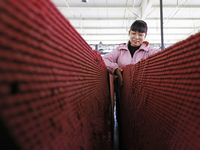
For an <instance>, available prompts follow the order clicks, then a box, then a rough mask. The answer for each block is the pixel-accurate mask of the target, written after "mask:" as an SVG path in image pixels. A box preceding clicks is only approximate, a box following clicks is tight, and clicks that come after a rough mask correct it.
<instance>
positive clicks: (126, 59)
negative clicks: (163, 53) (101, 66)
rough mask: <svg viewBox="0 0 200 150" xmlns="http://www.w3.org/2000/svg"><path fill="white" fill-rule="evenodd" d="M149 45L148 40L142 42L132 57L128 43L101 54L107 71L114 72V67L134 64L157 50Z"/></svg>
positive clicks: (157, 50)
mask: <svg viewBox="0 0 200 150" xmlns="http://www.w3.org/2000/svg"><path fill="white" fill-rule="evenodd" d="M159 51H160V50H159V49H155V48H152V47H150V46H149V43H148V42H146V41H145V42H143V43H142V45H141V46H140V48H139V49H138V50H137V51H136V52H135V53H134V55H133V58H132V57H131V54H130V52H129V49H128V43H124V44H120V45H119V46H118V47H117V48H116V49H115V50H113V51H112V52H110V53H107V54H106V55H104V56H103V60H104V62H105V64H106V66H107V69H108V71H109V72H110V73H111V74H114V71H115V69H117V68H121V67H123V66H126V65H129V64H136V63H137V62H139V61H140V60H141V59H146V58H147V57H148V56H150V55H153V54H155V53H157V52H159Z"/></svg>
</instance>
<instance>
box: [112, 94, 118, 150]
mask: <svg viewBox="0 0 200 150" xmlns="http://www.w3.org/2000/svg"><path fill="white" fill-rule="evenodd" d="M113 150H119V128H118V123H117V118H116V98H114V133H113Z"/></svg>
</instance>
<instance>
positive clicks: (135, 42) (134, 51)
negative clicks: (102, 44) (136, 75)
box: [103, 20, 160, 86]
mask: <svg viewBox="0 0 200 150" xmlns="http://www.w3.org/2000/svg"><path fill="white" fill-rule="evenodd" d="M146 36H147V24H146V22H144V21H142V20H136V21H135V22H134V23H133V24H132V25H131V27H130V30H129V37H130V40H129V41H128V43H127V44H120V45H119V46H118V47H117V48H116V49H115V50H114V51H112V52H110V53H107V54H106V55H104V56H103V60H104V62H105V64H106V66H107V69H108V71H109V72H110V73H111V74H114V75H117V76H118V77H119V83H120V86H122V85H123V78H122V74H121V72H122V71H123V69H122V68H121V67H123V66H126V65H129V64H136V63H137V62H138V61H140V60H141V59H145V58H147V57H148V56H150V55H152V54H155V53H156V52H158V51H160V50H158V49H155V48H152V47H150V46H149V43H148V42H147V41H144V39H145V38H146Z"/></svg>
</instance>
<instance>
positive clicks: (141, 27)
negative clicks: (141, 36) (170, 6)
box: [130, 20, 148, 34]
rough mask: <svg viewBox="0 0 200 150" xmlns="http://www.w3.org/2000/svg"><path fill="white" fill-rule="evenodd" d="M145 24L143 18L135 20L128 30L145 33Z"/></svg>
mask: <svg viewBox="0 0 200 150" xmlns="http://www.w3.org/2000/svg"><path fill="white" fill-rule="evenodd" d="M147 29H148V28H147V24H146V22H144V21H143V20H136V21H134V22H133V24H132V25H131V27H130V31H138V32H140V33H146V34H147Z"/></svg>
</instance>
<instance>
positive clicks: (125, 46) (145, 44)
mask: <svg viewBox="0 0 200 150" xmlns="http://www.w3.org/2000/svg"><path fill="white" fill-rule="evenodd" d="M122 49H124V50H128V42H127V43H122V44H119V50H122ZM139 50H144V51H147V52H148V51H149V42H147V41H144V42H143V43H142V44H141V46H140V48H139Z"/></svg>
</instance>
